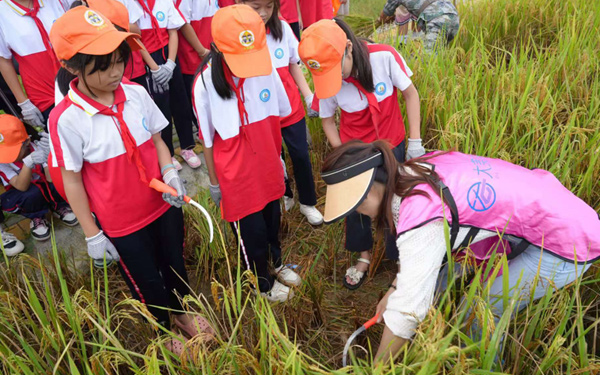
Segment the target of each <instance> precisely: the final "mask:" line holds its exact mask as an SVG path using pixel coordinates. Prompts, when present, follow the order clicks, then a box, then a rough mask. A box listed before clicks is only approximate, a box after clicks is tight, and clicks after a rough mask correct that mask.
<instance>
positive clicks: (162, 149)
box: [152, 133, 171, 172]
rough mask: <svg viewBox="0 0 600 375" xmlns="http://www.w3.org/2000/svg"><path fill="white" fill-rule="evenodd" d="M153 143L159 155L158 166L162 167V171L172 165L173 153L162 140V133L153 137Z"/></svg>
mask: <svg viewBox="0 0 600 375" xmlns="http://www.w3.org/2000/svg"><path fill="white" fill-rule="evenodd" d="M152 142H154V147H156V153H157V154H158V164H159V165H160V169H161V170H162V169H163V167H164V166H165V165H169V164H171V152H170V151H169V148H168V147H167V145H166V144H165V141H163V139H162V138H161V136H160V133H156V134H153V135H152ZM165 172H166V171H165Z"/></svg>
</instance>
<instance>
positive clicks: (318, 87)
mask: <svg viewBox="0 0 600 375" xmlns="http://www.w3.org/2000/svg"><path fill="white" fill-rule="evenodd" d="M312 77H313V82H314V83H315V93H316V94H317V98H319V99H327V98H331V97H332V96H335V95H336V94H337V93H338V92H340V89H341V88H342V62H341V61H340V62H339V64H336V65H334V66H333V68H331V70H329V71H328V72H327V73H323V74H319V75H317V74H314V73H313V75H312Z"/></svg>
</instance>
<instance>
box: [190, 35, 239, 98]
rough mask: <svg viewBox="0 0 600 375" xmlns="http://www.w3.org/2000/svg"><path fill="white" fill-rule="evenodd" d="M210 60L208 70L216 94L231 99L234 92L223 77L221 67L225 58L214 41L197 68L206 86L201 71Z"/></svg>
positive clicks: (223, 73)
mask: <svg viewBox="0 0 600 375" xmlns="http://www.w3.org/2000/svg"><path fill="white" fill-rule="evenodd" d="M209 62H210V71H211V78H212V83H213V86H214V87H215V90H216V91H217V94H219V96H220V97H221V99H224V100H226V99H231V98H233V97H234V95H235V93H234V91H233V88H232V87H231V86H230V85H229V83H227V79H226V78H225V70H224V69H223V64H224V63H225V58H224V57H223V54H222V53H221V51H219V50H218V49H217V46H216V45H215V43H214V42H213V43H211V44H210V53H209V54H208V56H206V57H205V58H204V60H203V61H202V64H201V65H200V68H199V69H198V73H197V74H200V75H201V76H202V83H203V84H204V87H205V88H206V82H205V81H204V75H203V74H202V72H203V71H204V69H205V68H206V66H207V65H208V64H209Z"/></svg>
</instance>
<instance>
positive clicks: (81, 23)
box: [50, 6, 144, 60]
mask: <svg viewBox="0 0 600 375" xmlns="http://www.w3.org/2000/svg"><path fill="white" fill-rule="evenodd" d="M139 39H140V36H139V35H138V34H134V33H126V32H121V31H118V30H117V29H116V28H115V27H114V25H113V24H112V23H111V22H110V21H109V20H108V18H106V17H105V16H103V15H102V14H101V13H100V12H98V11H95V10H94V9H90V8H87V7H84V6H79V7H77V8H73V9H71V10H69V11H67V12H66V13H65V14H63V15H62V16H61V17H60V18H59V19H57V20H56V22H54V24H53V25H52V29H50V42H51V43H52V46H53V47H54V52H56V56H57V57H58V59H59V60H69V59H70V58H72V57H73V56H75V55H76V54H77V53H85V54H88V55H98V56H100V55H108V54H109V53H112V52H113V51H115V50H116V49H117V48H118V47H119V45H120V44H121V43H123V41H124V40H126V41H127V42H128V43H129V45H130V46H131V49H132V50H134V51H137V50H139V49H144V46H143V44H142V43H141V42H140V40H139Z"/></svg>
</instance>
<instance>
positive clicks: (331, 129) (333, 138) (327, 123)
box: [321, 117, 342, 148]
mask: <svg viewBox="0 0 600 375" xmlns="http://www.w3.org/2000/svg"><path fill="white" fill-rule="evenodd" d="M321 121H322V124H323V131H324V132H325V135H326V136H327V139H328V140H329V143H330V144H331V147H333V148H336V147H338V146H341V145H342V139H341V138H340V132H339V131H338V129H337V126H336V125H335V117H327V118H324V119H321Z"/></svg>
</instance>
